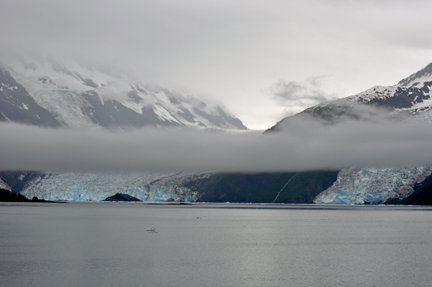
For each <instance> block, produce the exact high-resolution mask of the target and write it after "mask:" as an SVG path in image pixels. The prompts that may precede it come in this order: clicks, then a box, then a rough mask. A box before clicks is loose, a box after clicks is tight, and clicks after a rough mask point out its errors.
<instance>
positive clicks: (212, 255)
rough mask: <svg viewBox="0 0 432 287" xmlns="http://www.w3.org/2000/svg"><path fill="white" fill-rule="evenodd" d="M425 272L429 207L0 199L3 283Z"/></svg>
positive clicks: (429, 260) (225, 281) (170, 282)
mask: <svg viewBox="0 0 432 287" xmlns="http://www.w3.org/2000/svg"><path fill="white" fill-rule="evenodd" d="M148 230H154V231H148ZM431 282H432V209H430V208H413V207H402V208H401V207H372V206H365V207H327V208H322V207H317V206H280V207H274V208H273V207H269V206H259V205H232V204H231V205H193V206H179V205H177V206H155V205H143V204H135V203H134V204H126V203H66V204H45V203H33V204H30V203H26V204H9V205H8V204H0V285H1V286H44V287H46V286H392V287H395V286H404V287H405V286H431Z"/></svg>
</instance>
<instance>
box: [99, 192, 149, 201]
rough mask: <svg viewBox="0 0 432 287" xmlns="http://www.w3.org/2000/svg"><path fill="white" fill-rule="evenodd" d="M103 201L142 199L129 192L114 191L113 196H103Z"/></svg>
mask: <svg viewBox="0 0 432 287" xmlns="http://www.w3.org/2000/svg"><path fill="white" fill-rule="evenodd" d="M104 201H142V200H139V199H138V198H136V197H133V196H130V195H129V194H122V193H116V194H114V195H113V196H110V197H107V198H105V200H104Z"/></svg>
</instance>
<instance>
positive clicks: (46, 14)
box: [0, 0, 432, 129]
mask: <svg viewBox="0 0 432 287" xmlns="http://www.w3.org/2000/svg"><path fill="white" fill-rule="evenodd" d="M431 11H432V1H430V0H413V1H394V0H392V1H390V0H380V1H374V0H363V1H349V0H343V1H342V0H301V1H300V0H299V1H297V0H290V1H285V0H283V1H272V0H268V1H252V0H247V1H246V0H245V1H243V0H241V1H235V0H230V1H225V0H217V1H216V0H215V1H203V0H177V1H164V0H157V1H146V0H121V1H120V0H92V1H83V0H73V1H71V0H67V1H65V0H57V1H53V0H38V1H34V0H2V1H0V35H1V38H2V44H1V46H2V48H1V51H0V52H1V55H2V57H6V56H7V55H9V54H8V52H10V51H14V52H16V51H20V50H23V49H28V50H42V51H44V52H46V53H52V54H56V55H60V56H61V55H68V56H73V57H77V58H80V59H81V60H83V61H87V62H89V63H91V64H97V65H103V66H109V67H118V68H119V69H124V70H125V71H126V70H127V71H128V72H130V73H132V74H134V75H136V76H139V77H141V78H142V79H144V80H145V81H147V82H148V83H151V84H159V85H162V86H164V87H168V88H171V89H177V90H181V91H186V92H189V93H192V94H193V95H195V96H197V97H199V96H202V97H213V98H216V99H218V100H220V101H221V102H223V103H224V104H225V105H226V106H227V107H228V109H230V110H231V111H232V112H233V113H234V114H235V115H236V116H238V117H239V118H240V119H241V120H242V121H243V122H244V124H245V125H246V126H248V127H249V128H252V129H263V128H268V127H271V126H272V125H274V124H275V123H276V122H277V121H279V120H280V119H281V118H282V117H283V116H284V115H289V114H293V113H295V112H298V111H301V110H302V109H304V108H306V107H308V106H310V105H314V104H316V103H319V102H321V101H323V100H328V99H334V98H339V97H345V96H349V95H352V94H355V93H358V92H361V91H363V90H365V89H368V88H370V87H372V86H374V85H392V84H396V83H397V82H398V81H399V80H401V79H402V78H404V77H406V76H408V75H410V74H411V73H414V72H416V71H417V70H419V69H421V68H423V67H424V66H426V65H427V64H428V63H429V62H432V37H431V36H430V35H432V17H431Z"/></svg>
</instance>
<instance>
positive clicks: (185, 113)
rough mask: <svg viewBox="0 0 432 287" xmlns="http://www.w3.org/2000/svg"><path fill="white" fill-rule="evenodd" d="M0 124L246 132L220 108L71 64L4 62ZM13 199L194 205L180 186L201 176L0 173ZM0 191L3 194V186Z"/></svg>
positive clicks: (0, 79) (193, 196)
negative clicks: (121, 197)
mask: <svg viewBox="0 0 432 287" xmlns="http://www.w3.org/2000/svg"><path fill="white" fill-rule="evenodd" d="M0 121H12V122H17V123H23V124H30V125H37V126H43V127H56V128H72V129H73V128H79V129H108V130H116V129H123V128H128V129H130V128H135V127H138V128H139V127H143V126H153V127H157V128H166V127H179V128H198V129H205V130H211V131H215V130H217V131H229V132H237V131H245V130H247V129H246V127H245V126H244V125H243V124H242V122H241V121H240V120H239V119H238V118H236V117H234V116H233V115H231V113H230V112H229V111H227V109H226V108H224V107H223V106H222V105H221V104H218V103H215V102H212V101H205V102H204V101H202V100H199V99H197V98H195V97H193V96H191V95H183V94H180V93H175V92H171V91H169V90H167V89H164V88H161V87H156V86H151V85H147V84H145V83H144V82H143V81H140V80H136V79H135V78H132V77H128V76H125V75H123V74H119V73H115V72H113V71H110V72H106V71H103V70H100V69H95V68H92V67H87V66H84V65H80V64H78V63H77V62H75V61H72V60H64V59H62V60H61V61H60V60H57V59H54V58H52V57H47V58H45V59H43V60H40V59H35V58H29V57H27V58H25V59H24V60H23V59H21V60H17V59H9V60H7V61H3V62H2V63H1V65H0ZM2 175H3V176H4V178H5V179H6V181H7V182H8V183H9V185H10V186H11V187H12V190H14V191H15V192H20V193H22V194H23V195H25V196H27V197H28V198H33V196H36V197H38V198H39V199H48V200H73V201H75V200H78V201H83V200H84V201H87V200H96V201H98V200H103V199H105V198H106V197H108V196H112V195H114V194H115V193H126V194H130V195H132V196H135V197H137V198H139V199H141V200H143V201H195V200H196V199H197V198H198V196H197V194H196V192H193V191H191V189H190V188H187V187H184V185H185V184H186V183H187V182H189V181H192V180H198V179H202V178H206V177H208V175H207V174H200V173H173V174H170V173H167V174H150V173H75V172H69V173H51V172H46V173H35V172H26V171H22V172H20V171H17V172H3V173H2ZM0 185H1V186H4V187H8V188H9V189H10V187H9V185H7V183H6V182H5V183H4V184H3V181H0Z"/></svg>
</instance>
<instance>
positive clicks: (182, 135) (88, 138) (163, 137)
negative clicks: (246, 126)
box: [0, 120, 432, 172]
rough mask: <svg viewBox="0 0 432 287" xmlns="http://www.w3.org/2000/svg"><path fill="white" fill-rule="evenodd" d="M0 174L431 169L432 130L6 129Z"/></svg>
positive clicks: (0, 130) (384, 126)
mask: <svg viewBox="0 0 432 287" xmlns="http://www.w3.org/2000/svg"><path fill="white" fill-rule="evenodd" d="M0 134H2V135H7V136H2V137H1V138H0V146H1V147H2V148H1V149H0V170H38V171H146V172H152V171H200V172H202V171H225V172H234V171H238V172H240V171H241V172H263V171H267V172H272V171H300V170H317V169H340V168H344V167H349V166H353V165H358V166H378V167H385V166H408V165H432V146H431V145H430V143H431V141H432V127H430V126H422V125H418V124H417V125H415V126H414V125H408V124H400V123H399V124H396V123H391V122H387V121H383V122H382V123H381V124H377V123H364V122H363V123H360V122H347V123H345V124H340V125H336V126H330V127H325V128H324V127H323V126H322V125H320V124H319V123H316V122H308V121H304V120H302V121H299V122H298V124H295V125H291V128H290V129H289V130H287V131H286V132H285V133H276V134H270V135H265V136H261V137H247V136H232V135H226V134H209V133H202V132H196V131H195V132H194V131H185V130H169V131H167V130H165V131H157V130H151V129H144V130H135V131H129V132H117V133H111V132H102V131H99V132H97V131H79V130H54V129H42V128H36V127H29V126H21V125H17V124H5V123H2V124H0Z"/></svg>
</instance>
